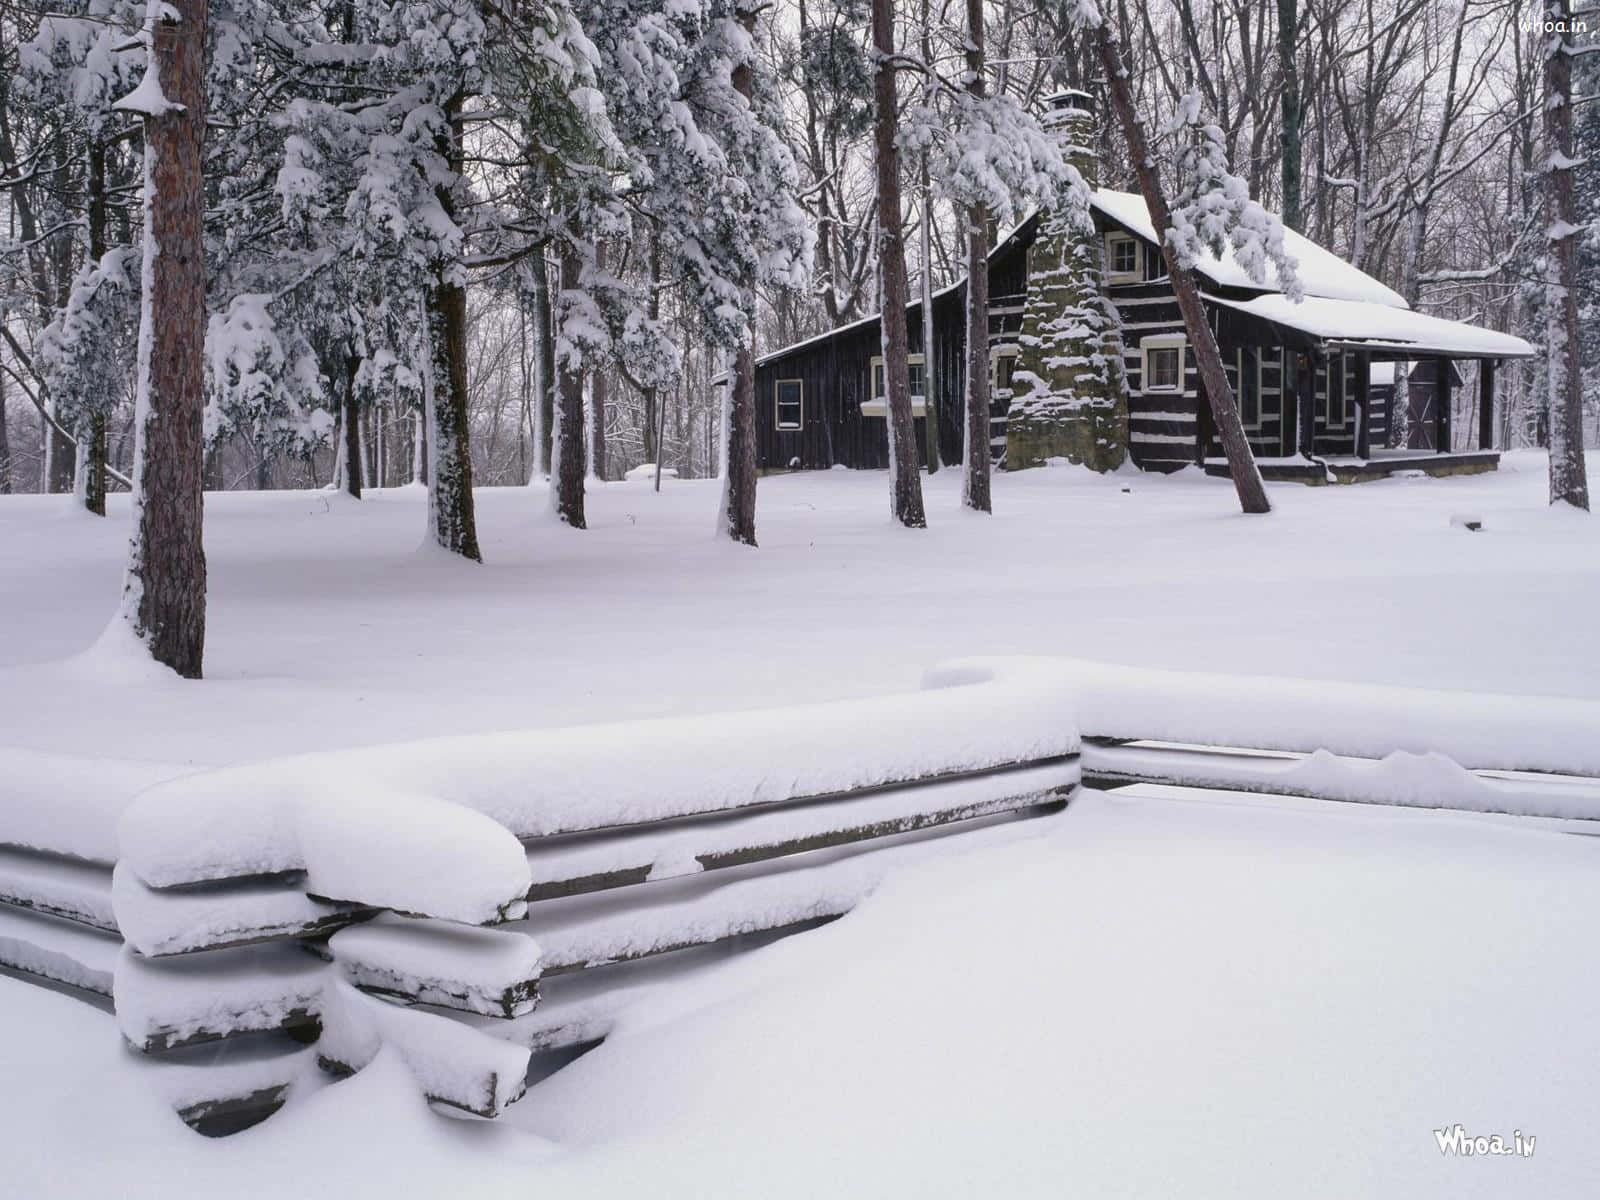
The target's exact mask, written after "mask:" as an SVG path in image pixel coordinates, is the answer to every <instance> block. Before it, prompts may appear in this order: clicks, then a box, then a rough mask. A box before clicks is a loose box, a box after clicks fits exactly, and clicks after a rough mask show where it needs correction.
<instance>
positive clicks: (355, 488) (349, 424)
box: [340, 354, 363, 500]
mask: <svg viewBox="0 0 1600 1200" xmlns="http://www.w3.org/2000/svg"><path fill="white" fill-rule="evenodd" d="M362 475H363V472H362V470H361V414H360V413H359V412H358V411H357V410H356V359H355V355H354V354H350V355H347V356H346V358H345V368H344V478H343V479H342V480H340V483H341V485H342V486H343V487H344V490H345V491H346V492H347V493H348V494H349V495H350V496H351V497H353V498H354V499H356V500H359V499H361V483H362Z"/></svg>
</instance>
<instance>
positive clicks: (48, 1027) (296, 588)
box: [0, 455, 1600, 1197]
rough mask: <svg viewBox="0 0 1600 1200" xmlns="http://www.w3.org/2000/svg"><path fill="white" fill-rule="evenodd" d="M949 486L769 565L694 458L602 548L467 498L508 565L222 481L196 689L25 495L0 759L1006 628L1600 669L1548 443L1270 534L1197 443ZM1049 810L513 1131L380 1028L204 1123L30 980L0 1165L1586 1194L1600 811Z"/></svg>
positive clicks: (1345, 661) (576, 1068) (950, 641)
mask: <svg viewBox="0 0 1600 1200" xmlns="http://www.w3.org/2000/svg"><path fill="white" fill-rule="evenodd" d="M957 484H958V479H957V476H956V473H955V472H946V473H943V474H941V475H939V476H938V477H936V478H935V479H934V480H933V481H931V485H930V504H929V508H930V521H931V522H932V528H931V529H930V530H928V531H926V532H923V533H910V532H905V531H901V530H898V529H896V528H894V527H893V526H891V525H890V523H889V518H888V513H887V504H886V500H887V481H886V479H885V477H884V476H882V475H879V474H856V473H849V472H832V473H828V474H815V475H806V476H793V477H784V478H773V479H766V480H763V481H762V483H761V494H760V504H759V523H760V534H761V540H762V548H761V549H760V550H758V551H755V552H749V551H743V550H739V549H735V548H733V547H731V546H725V545H722V544H718V543H716V542H713V540H712V538H711V515H712V509H713V506H714V504H715V500H716V491H715V487H716V485H715V484H711V483H699V482H695V483H691V482H680V481H675V480H668V481H667V482H666V484H665V485H664V490H663V492H662V493H661V494H660V495H657V494H655V493H654V492H653V491H651V490H650V487H649V484H648V483H647V482H642V481H630V482H628V483H624V484H614V485H606V486H601V487H593V488H591V491H590V496H589V512H590V524H591V528H590V530H588V531H587V532H584V533H577V532H574V531H571V530H568V529H565V528H562V527H560V526H557V525H555V524H553V523H552V521H551V520H550V518H549V516H548V514H547V504H546V497H545V495H544V494H543V492H542V491H539V490H537V489H532V490H514V491H513V490H498V491H484V492H480V493H479V497H478V503H479V519H480V533H481V541H482V543H483V547H484V553H485V556H486V558H487V559H488V562H487V563H486V565H484V566H482V567H475V566H471V565H468V564H463V563H457V562H453V561H447V560H444V559H442V558H441V557H440V556H439V555H437V554H435V553H432V552H424V551H420V550H419V549H418V546H419V543H420V541H421V530H422V508H423V497H422V495H421V493H420V492H417V491H414V490H409V489H408V490H399V491H391V492H386V493H381V494H378V495H375V496H372V497H371V498H369V499H368V500H365V501H363V502H361V503H360V504H357V503H355V502H351V501H347V500H343V499H341V498H338V497H334V496H330V495H327V494H321V493H318V494H310V493H294V494H284V493H278V494H266V495H255V494H237V493H236V494H226V495H221V496H213V497H209V498H208V505H207V542H208V554H209V559H210V608H209V614H208V617H209V636H208V648H207V675H208V678H207V680H206V681H205V682H203V683H181V682H177V681H156V682H153V681H152V680H151V679H150V678H149V677H148V676H147V675H145V674H144V673H142V672H134V671H130V670H128V669H127V664H126V663H125V662H124V661H121V660H118V659H116V658H115V657H114V656H108V655H107V654H106V653H104V652H103V651H89V652H88V653H85V651H86V650H88V648H89V647H90V646H91V645H92V644H93V643H94V642H95V639H96V637H97V635H98V633H99V631H100V629H101V628H102V627H103V626H104V625H105V623H106V621H107V620H108V618H109V616H110V614H111V611H112V608H113V606H114V604H115V599H116V589H117V585H118V581H119V572H120V562H121V556H122V550H123V542H124V538H125V534H126V529H125V522H124V521H123V520H121V519H119V517H125V515H126V508H125V506H124V507H119V506H118V503H117V500H116V498H113V502H112V513H113V515H112V518H111V519H110V520H108V521H105V522H100V521H95V520H92V519H89V518H86V517H81V516H79V515H77V514H76V513H75V512H73V511H72V510H71V508H70V504H69V502H68V501H67V500H66V499H65V498H59V497H50V498H39V497H8V498H5V499H4V500H0V564H4V565H5V568H6V569H5V570H4V571H0V614H3V616H4V620H3V621H0V722H3V726H0V728H3V731H4V732H3V733H0V744H4V745H9V746H14V747H23V748H27V749H30V750H37V751H50V752H57V753H65V754H73V755H95V756H109V757H117V758H124V759H135V760H145V761H156V762H174V763H196V764H202V763H203V764H216V763H234V762H243V761H248V760H253V759H260V758H266V757H270V756H275V755H279V754H285V753H289V752H298V751H304V750H315V749H336V748H339V747H345V746H350V745H356V744H378V743H383V742H396V741H404V740H406V739H409V738H413V737H416V736H420V735H424V734H439V733H467V732H482V731H490V730H504V729H517V728H527V727H533V726H551V725H560V724H572V723H577V722H584V721H601V720H615V719H620V718H625V717H635V716H651V715H662V714H677V713H690V712H696V711H716V710H722V709H748V708H752V707H759V706H775V705H779V704H786V703H793V702H796V701H803V700H822V699H829V698H835V697H843V696H853V695H864V694H881V693H886V692H890V691H896V690H908V689H911V688H913V687H915V686H916V683H917V680H918V678H919V676H920V675H921V673H922V671H923V669H924V668H925V667H926V666H928V665H929V664H930V663H932V662H935V661H937V660H940V659H948V658H952V657H957V656H965V655H978V654H1017V653H1050V654H1068V655H1073V656H1077V657H1080V658H1089V659H1099V660H1104V661H1107V662H1113V663H1126V664H1137V665H1142V666H1155V667H1172V668H1189V669H1195V670H1207V671H1227V672H1252V673H1259V674H1277V675H1288V676H1297V677H1307V678H1326V679H1344V680H1363V681H1376V682H1392V683H1403V684H1414V685H1420V686H1427V687H1434V688H1465V689H1472V690H1492V691H1502V692H1512V693H1518V692H1520V693H1540V694H1545V695H1551V696H1568V697H1585V698H1596V697H1600V672H1597V671H1596V670H1595V667H1596V665H1597V664H1600V622H1597V621H1596V619H1595V614H1596V613H1597V612H1600V531H1597V527H1596V526H1595V524H1594V522H1593V520H1591V519H1588V518H1584V517H1581V516H1578V515H1576V514H1571V513H1566V512H1552V511H1550V510H1548V509H1547V508H1546V507H1545V504H1544V487H1545V481H1544V472H1543V462H1542V460H1541V459H1539V458H1538V457H1536V456H1532V455H1513V456H1510V457H1509V458H1508V460H1507V463H1506V466H1505V468H1503V469H1502V471H1501V472H1500V473H1499V474H1498V475H1492V476H1487V477H1480V478H1472V479H1457V480H1437V481H1436V480H1395V481H1390V482H1386V483H1380V484H1371V485H1363V486H1360V487H1355V488H1328V489H1317V490H1312V489H1306V488H1302V487H1298V486H1284V487H1277V488H1274V489H1273V491H1272V494H1273V497H1274V500H1275V502H1276V503H1277V505H1278V511H1277V513H1276V514H1274V515H1273V516H1271V517H1268V518H1247V517H1243V516H1241V515H1239V514H1238V512H1237V509H1236V507H1235V506H1234V504H1233V500H1232V495H1231V491H1230V489H1229V488H1228V485H1227V484H1226V483H1225V482H1224V481H1218V480H1206V479H1201V478H1198V477H1196V476H1194V474H1193V473H1192V472H1190V473H1186V474H1185V475H1183V476H1179V477H1176V478H1172V479H1159V478H1154V477H1150V476H1144V475H1137V474H1131V473H1129V474H1122V475H1118V476H1115V477H1112V478H1110V479H1091V478H1087V477H1085V476H1084V475H1082V474H1081V473H1079V472H1075V471H1035V472H1029V473H1027V474H1025V475H1021V476H1005V477H1002V478H1001V479H1000V480H998V481H997V486H996V507H997V510H998V511H997V512H996V514H995V516H994V517H993V518H992V519H984V518H980V517H975V516H968V515H966V514H963V513H961V512H960V511H959V510H958V509H957V507H956V488H957ZM1123 488H1128V489H1130V490H1129V491H1126V492H1125V491H1123V490H1122V489H1123ZM1461 513H1470V514H1471V515H1473V516H1476V517H1480V518H1481V519H1482V520H1483V522H1484V529H1483V531H1482V532H1480V533H1470V532H1467V531H1465V530H1463V529H1461V528H1458V527H1453V526H1452V525H1451V520H1450V519H1451V517H1452V516H1453V515H1457V514H1461ZM40 761H42V762H47V761H48V760H40ZM49 778H50V776H49V773H48V771H46V772H45V773H44V774H43V776H42V779H43V780H44V781H45V783H46V786H47V785H48V780H49ZM40 803H48V797H47V796H41V797H40ZM1034 828H1036V830H1037V836H1034V837H1029V838H1027V839H1026V840H1023V841H1020V842H1018V841H1015V840H1013V841H1012V842H1011V843H1010V844H1007V845H999V846H993V847H987V848H983V849H977V850H972V851H969V852H966V853H960V854H957V855H954V856H952V857H950V858H949V859H946V860H944V861H938V862H933V863H931V864H925V865H920V866H918V867H916V868H913V869H910V870H907V871H905V872H903V873H901V874H899V875H898V876H896V877H894V878H893V879H892V880H891V882H890V883H889V884H888V885H886V886H885V887H884V889H883V890H881V891H880V892H879V893H878V894H877V895H875V896H874V897H873V898H872V899H871V900H870V901H868V902H867V904H866V905H865V906H864V907H863V908H861V909H860V910H858V911H857V912H855V913H853V914H852V915H851V916H849V917H847V918H846V919H845V920H843V921H841V922H839V923H837V924H835V925H833V926H830V927H828V928H826V929H823V930H819V931H814V932H812V933H810V934H807V935H805V936H802V937H798V938H791V939H788V940H786V941H784V942H781V943H779V944H777V945H775V946H771V947H768V948H767V949H765V950H762V951H759V952H757V953H755V954H753V955H749V956H745V957H743V958H741V959H737V960H734V961H731V962H729V963H727V964H725V965H723V966H721V967H718V968H716V969H714V970H712V971H710V972H708V973H705V974H703V975H701V976H700V977H698V978H697V979H695V980H694V981H693V982H691V983H688V984H686V985H685V986H683V987H682V988H680V989H679V990H678V991H677V992H675V993H673V994H671V995H670V997H669V998H668V999H667V1000H665V1001H662V1000H661V999H660V996H659V993H658V995H657V998H656V1002H655V1003H654V1004H653V1005H651V1006H650V1007H649V1008H645V1007H644V1006H641V1008H640V1009H639V1010H638V1011H634V1012H630V1013H628V1014H626V1015H625V1016H624V1017H623V1019H622V1022H621V1026H620V1028H619V1030H618V1032H617V1033H616V1034H615V1035H614V1036H613V1037H612V1038H611V1039H610V1040H609V1041H608V1042H607V1043H606V1044H605V1045H604V1046H603V1047H601V1048H600V1049H599V1050H597V1051H594V1052H592V1053H591V1054H589V1055H587V1056H585V1057H584V1058H582V1059H580V1060H578V1061H577V1062H576V1063H574V1064H573V1065H571V1066H569V1067H568V1068H566V1069H565V1070H564V1071H561V1072H560V1073H558V1074H556V1075H554V1076H553V1077H551V1078H550V1079H548V1080H546V1081H544V1082H542V1083H540V1084H538V1085H536V1086H535V1087H534V1088H533V1089H532V1091H531V1092H530V1094H529V1095H528V1097H527V1098H526V1099H525V1100H524V1101H522V1102H521V1104H519V1105H518V1106H517V1107H516V1108H514V1109H513V1110H512V1113H511V1115H510V1116H509V1117H507V1118H505V1119H504V1120H503V1121H502V1122H500V1123H499V1124H496V1125H493V1126H489V1125H483V1124H478V1123H470V1124H469V1123H463V1122H447V1121H444V1120H441V1119H439V1118H437V1117H434V1116H433V1115H431V1114H429V1113H427V1112H426V1111H425V1110H423V1109H422V1107H421V1104H420V1101H417V1100H415V1099H414V1092H413V1091H412V1090H411V1089H410V1088H409V1087H408V1086H405V1085H403V1083H402V1082H401V1081H400V1080H397V1079H396V1077H395V1074H396V1073H397V1072H401V1071H403V1070H404V1068H403V1067H401V1066H400V1064H399V1063H398V1062H391V1061H389V1060H388V1059H387V1058H380V1059H379V1061H377V1062H376V1063H374V1064H373V1065H372V1066H370V1067H368V1068H367V1070H366V1071H364V1072H363V1073H362V1074H361V1075H359V1076H358V1077H357V1078H356V1079H354V1080H352V1081H350V1082H348V1083H344V1084H339V1085H334V1086H325V1087H322V1088H321V1090H319V1091H317V1092H315V1094H313V1095H310V1096H309V1097H301V1098H300V1099H298V1100H297V1102H296V1103H293V1104H291V1105H290V1107H289V1108H288V1109H287V1110H286V1111H285V1112H284V1113H283V1114H280V1115H279V1116H278V1117H276V1118H274V1119H273V1120H271V1121H269V1122H267V1123H266V1124H265V1125H264V1126H262V1127H260V1128H259V1129H257V1130H254V1131H251V1132H249V1133H247V1134H244V1135H241V1136H239V1137H236V1138H233V1139H229V1140H227V1141H225V1142H222V1143H208V1142H205V1141H203V1140H202V1139H199V1138H196V1137H195V1136H194V1135H192V1134H190V1133H189V1132H188V1131H187V1130H185V1129H184V1128H183V1127H182V1126H181V1125H180V1124H179V1123H178V1122H177V1121H176V1119H175V1118H174V1117H173V1116H172V1115H171V1113H170V1111H167V1110H165V1109H164V1108H163V1106H162V1105H161V1103H160V1102H159V1101H158V1100H156V1099H154V1098H153V1097H152V1096H150V1095H148V1094H146V1089H147V1087H148V1080H147V1079H146V1077H145V1075H144V1073H141V1072H140V1071H138V1070H135V1069H133V1064H131V1062H130V1061H129V1060H128V1059H126V1058H125V1056H124V1055H123V1054H122V1053H121V1052H120V1051H119V1050H118V1048H117V1045H116V1042H115V1036H114V1032H113V1029H114V1026H113V1024H112V1022H110V1021H109V1020H108V1019H107V1018H106V1017H105V1016H104V1015H103V1014H100V1013H97V1012H93V1011H92V1010H89V1009H87V1008H85V1007H83V1006H81V1005H79V1004H77V1003H76V1002H74V1001H71V1000H68V999H66V998H63V997H59V996H55V995H51V994H48V993H45V992H43V991H40V990H39V989H35V988H32V987H28V986H25V985H22V984H20V983H17V982H15V981H11V980H5V979H0V1018H3V1021H0V1029H3V1030H4V1032H3V1033H0V1160H3V1161H4V1162H5V1164H6V1166H7V1169H8V1175H9V1178H12V1179H16V1180H17V1182H16V1184H14V1185H8V1186H15V1187H16V1189H17V1193H18V1194H19V1195H28V1196H75V1195H81V1194H87V1193H89V1192H91V1191H116V1192H118V1193H119V1194H122V1195H130V1196H136V1195H144V1194H151V1195H157V1194H159V1195H163V1196H168V1195H173V1194H199V1193H201V1192H202V1191H208V1192H218V1193H232V1194H236V1195H262V1196H283V1195H303V1196H317V1195H325V1194H326V1195H339V1196H352V1195H364V1194H372V1195H380V1194H381V1195H386V1196H394V1195H409V1194H418V1193H420V1192H422V1191H424V1190H437V1191H442V1192H446V1193H448V1194H462V1195H465V1194H489V1193H488V1189H489V1188H491V1187H492V1188H495V1189H496V1190H497V1191H504V1190H506V1189H517V1190H521V1189H529V1190H530V1191H532V1190H535V1189H538V1190H542V1191H545V1192H547V1193H548V1194H552V1195H561V1196H569V1195H570V1196H588V1195H595V1196H611V1195H624V1194H628V1195H636V1194H639V1193H640V1192H649V1193H652V1194H659V1195H670V1196H702V1195H729V1196H749V1195H794V1196H815V1195H829V1196H832V1195H851V1196H856V1195H860V1196H868V1195H871V1196H879V1195H904V1196H929V1195H950V1196H970V1195H1041V1196H1043V1195H1049V1196H1058V1195H1064V1194H1074V1193H1076V1194H1082V1195H1092V1196H1114V1195H1140V1196H1171V1195H1194V1196H1212V1195H1229V1196H1238V1195H1259V1196H1272V1197H1280V1196H1284V1195H1330V1196H1353V1195H1372V1196H1380V1195H1381V1196H1387V1195H1405V1196H1451V1197H1455V1196H1472V1195H1505V1194H1514V1195H1528V1196H1541V1197H1544V1196H1550V1197H1564V1196H1574V1197H1576V1196H1581V1195H1586V1194H1590V1192H1589V1189H1590V1188H1591V1185H1592V1181H1593V1179H1595V1178H1596V1177H1600V1148H1597V1147H1596V1144H1595V1142H1594V1140H1593V1137H1592V1129H1593V1128H1594V1126H1595V1123H1596V1120H1597V1118H1600V1099H1597V1097H1596V1089H1595V1088H1594V1084H1593V1080H1594V1078H1595V1071H1596V1067H1597V1064H1600V1031H1597V1030H1596V1027H1595V1025H1594V1022H1593V1021H1592V1020H1590V1019H1589V1009H1590V1008H1592V997H1593V996H1594V995H1595V994H1596V989H1597V985H1600V966H1597V960H1596V958H1595V956H1594V954H1593V951H1592V943H1593V914H1594V913H1595V912H1596V911H1600V838H1589V837H1580V836H1572V835H1568V834H1560V833H1553V832H1547V831H1544V830H1531V829H1524V828H1520V827H1514V826H1508V824H1507V823H1506V822H1504V821H1498V822H1492V821H1489V820H1486V819H1480V818H1474V817H1469V816H1443V815H1440V814H1433V813H1407V812H1393V811H1374V810H1370V809H1351V808H1348V807H1341V806H1320V805H1317V804H1314V803H1310V802H1306V803H1297V802H1287V801H1285V802H1273V803H1270V804H1267V803H1248V804H1247V803H1227V804H1222V803H1217V804H1209V803H1200V802H1195V801H1192V800H1189V801H1180V800H1173V799H1165V798H1157V797H1146V798H1132V797H1116V798H1102V797H1099V796H1094V795H1091V796H1086V797H1085V798H1083V799H1082V800H1081V801H1080V802H1079V803H1078V804H1075V805H1074V806H1073V807H1072V808H1071V809H1069V810H1068V811H1067V812H1066V813H1064V814H1061V815H1060V816H1058V817H1055V818H1050V819H1048V820H1045V821H1040V822H1036V823H1035V826H1034ZM1458 1122H1459V1123H1461V1124H1462V1125H1463V1127H1464V1129H1465V1132H1466V1133H1467V1134H1468V1135H1475V1134H1480V1133H1481V1134H1485V1135H1490V1134H1496V1133H1498V1134H1501V1135H1504V1136H1510V1135H1511V1134H1512V1132H1513V1131H1515V1130H1520V1131H1522V1133H1523V1134H1524V1135H1528V1134H1532V1135H1534V1136H1535V1137H1536V1138H1537V1139H1538V1140H1537V1143H1536V1151H1535V1153H1534V1155H1533V1156H1532V1157H1530V1158H1522V1157H1507V1158H1495V1159H1476V1158H1469V1159H1457V1158H1447V1157H1444V1156H1442V1155H1441V1153H1440V1151H1439V1149H1438V1147H1437V1144H1436V1141H1435V1137H1434V1134H1433V1130H1434V1129H1436V1128H1440V1127H1449V1126H1453V1125H1455V1124H1456V1123H1458ZM113 1170H114V1171H115V1185H114V1186H113V1185H112V1184H110V1183H109V1182H108V1180H109V1179H110V1176H108V1175H107V1174H106V1173H107V1172H108V1171H113Z"/></svg>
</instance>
